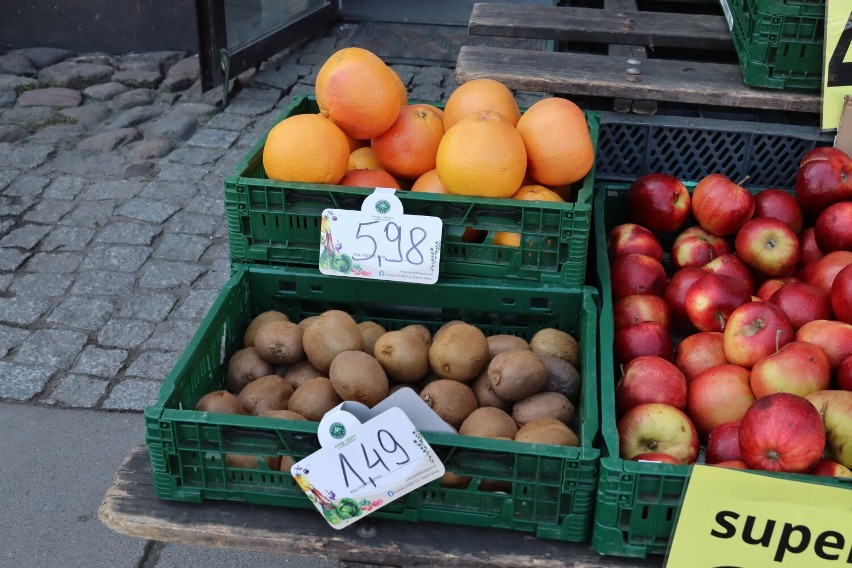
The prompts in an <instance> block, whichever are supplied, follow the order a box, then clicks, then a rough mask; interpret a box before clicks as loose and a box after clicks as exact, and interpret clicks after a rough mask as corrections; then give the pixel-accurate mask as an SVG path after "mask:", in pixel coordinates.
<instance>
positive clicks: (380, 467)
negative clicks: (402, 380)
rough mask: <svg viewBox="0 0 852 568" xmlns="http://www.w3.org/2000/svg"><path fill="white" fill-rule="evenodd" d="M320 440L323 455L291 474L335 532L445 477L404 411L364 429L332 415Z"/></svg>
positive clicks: (378, 419) (340, 413) (313, 456)
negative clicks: (434, 480)
mask: <svg viewBox="0 0 852 568" xmlns="http://www.w3.org/2000/svg"><path fill="white" fill-rule="evenodd" d="M338 408H339V407H338ZM317 436H318V438H319V441H320V445H321V446H322V449H320V450H319V451H316V452H314V453H313V454H311V455H309V456H308V457H306V458H305V459H303V460H301V461H300V462H298V463H295V464H293V467H292V468H290V473H291V474H292V475H293V479H295V481H296V483H297V484H298V485H299V487H301V488H302V491H304V492H305V494H306V495H307V496H308V499H310V500H311V502H312V503H313V504H314V506H315V507H316V508H317V510H318V511H319V512H320V513H322V515H323V517H325V520H326V521H328V524H329V525H331V526H332V527H333V528H335V529H342V528H343V527H345V526H347V525H350V524H352V523H354V522H356V521H358V520H360V519H363V518H364V517H365V516H367V515H369V514H370V513H372V512H374V511H377V510H378V509H380V508H382V507H383V506H385V505H387V504H388V503H391V502H393V501H395V500H396V499H399V498H400V497H402V496H403V495H405V494H407V493H409V492H411V491H413V490H414V489H417V488H418V487H420V486H421V485H425V484H426V483H429V482H430V481H432V480H433V479H438V478H440V477H441V476H443V475H444V464H443V463H441V460H439V459H438V457H437V456H436V455H435V452H433V451H432V448H431V447H430V446H429V443H428V442H426V440H425V439H424V438H423V435H422V434H420V432H419V431H418V430H417V428H415V426H414V424H413V423H412V422H411V420H410V419H409V418H408V416H406V414H405V412H403V411H402V410H401V409H399V408H390V409H388V410H386V411H384V412H382V413H381V414H379V415H378V416H376V417H375V418H372V419H370V420H368V421H367V422H365V423H363V424H362V423H361V422H360V421H359V420H358V419H357V418H356V417H355V416H354V415H352V414H350V413H349V412H346V411H344V410H339V409H337V410H332V411H330V412H328V413H327V414H326V415H325V416H324V417H323V419H322V421H320V425H319V428H318V430H317Z"/></svg>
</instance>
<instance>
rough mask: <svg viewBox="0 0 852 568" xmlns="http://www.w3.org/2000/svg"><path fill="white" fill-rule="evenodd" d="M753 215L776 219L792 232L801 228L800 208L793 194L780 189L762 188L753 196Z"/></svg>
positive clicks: (796, 231)
mask: <svg viewBox="0 0 852 568" xmlns="http://www.w3.org/2000/svg"><path fill="white" fill-rule="evenodd" d="M754 217H755V218H757V217H772V218H773V219H778V220H779V221H781V222H782V223H784V224H785V225H787V226H788V227H790V228H791V229H792V230H793V232H794V233H798V232H799V231H801V230H802V223H803V219H802V209H801V208H800V207H799V204H798V203H797V202H796V198H795V197H793V195H791V194H789V193H787V192H786V191H784V190H781V189H764V190H763V191H760V192H758V193H757V195H755V196H754Z"/></svg>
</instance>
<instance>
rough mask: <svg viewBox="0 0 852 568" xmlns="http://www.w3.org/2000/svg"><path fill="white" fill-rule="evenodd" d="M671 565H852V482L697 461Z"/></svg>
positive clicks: (721, 567) (693, 567)
mask: <svg viewBox="0 0 852 568" xmlns="http://www.w3.org/2000/svg"><path fill="white" fill-rule="evenodd" d="M666 566H667V568H763V567H769V566H777V567H779V568H792V567H797V568H798V567H801V568H822V567H830V566H846V567H849V566H852V488H850V487H848V486H846V487H831V486H827V485H819V484H815V483H804V482H800V481H790V480H787V479H780V478H775V477H769V476H766V475H759V474H755V473H749V472H747V471H741V470H735V469H726V468H722V467H714V466H707V465H696V466H693V468H692V475H691V476H690V480H689V486H688V487H687V489H686V495H685V496H684V500H683V504H682V506H681V512H680V516H679V517H678V521H677V526H676V527H675V531H674V535H673V537H672V544H671V548H670V549H669V554H668V558H667V562H666Z"/></svg>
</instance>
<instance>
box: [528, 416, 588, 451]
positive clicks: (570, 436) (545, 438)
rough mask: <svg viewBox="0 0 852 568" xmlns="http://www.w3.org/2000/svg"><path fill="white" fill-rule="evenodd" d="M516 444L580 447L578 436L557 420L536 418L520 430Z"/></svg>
mask: <svg viewBox="0 0 852 568" xmlns="http://www.w3.org/2000/svg"><path fill="white" fill-rule="evenodd" d="M515 441H516V442H526V443H533V444H551V445H554V446H574V447H577V446H579V445H580V440H579V438H577V435H576V434H575V433H574V432H573V431H572V430H571V429H570V428H569V427H568V426H566V425H565V424H564V423H562V422H560V421H559V420H557V419H556V418H535V419H533V420H530V421H529V422H527V423H526V424H524V425H523V426H521V427H520V429H518V433H517V434H515Z"/></svg>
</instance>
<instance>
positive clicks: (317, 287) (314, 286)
mask: <svg viewBox="0 0 852 568" xmlns="http://www.w3.org/2000/svg"><path fill="white" fill-rule="evenodd" d="M311 292H322V285H321V284H311Z"/></svg>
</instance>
